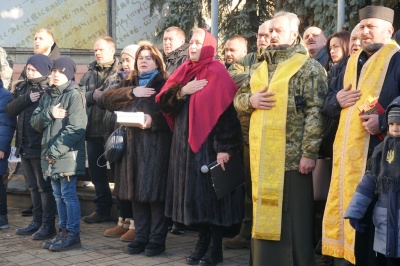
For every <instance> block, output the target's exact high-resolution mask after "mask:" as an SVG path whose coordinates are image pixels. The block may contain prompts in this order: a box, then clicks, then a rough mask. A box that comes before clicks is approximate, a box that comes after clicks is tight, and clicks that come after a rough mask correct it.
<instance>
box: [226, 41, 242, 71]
mask: <svg viewBox="0 0 400 266" xmlns="http://www.w3.org/2000/svg"><path fill="white" fill-rule="evenodd" d="M224 52H225V66H226V68H229V67H230V66H231V65H232V64H233V63H234V62H237V61H239V60H240V59H242V58H243V57H244V56H245V55H246V54H247V40H246V39H245V38H244V37H243V36H241V35H233V36H231V37H230V38H229V39H228V40H227V41H226V43H225V49H224Z"/></svg>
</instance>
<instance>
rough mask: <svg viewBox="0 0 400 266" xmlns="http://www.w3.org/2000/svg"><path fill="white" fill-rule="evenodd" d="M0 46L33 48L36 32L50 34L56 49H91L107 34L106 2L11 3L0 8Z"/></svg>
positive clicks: (54, 0) (21, 0)
mask: <svg viewBox="0 0 400 266" xmlns="http://www.w3.org/2000/svg"><path fill="white" fill-rule="evenodd" d="M0 17H1V23H0V46H2V47H17V48H20V47H21V48H33V37H34V35H35V32H36V31H37V30H38V29H40V28H46V29H49V30H51V31H52V32H53V35H54V38H55V41H56V43H57V45H58V46H59V47H60V48H70V49H93V44H94V42H95V40H96V39H97V37H99V36H101V35H106V34H107V0H80V1H70V0H46V1H43V0H13V1H2V3H1V6H0Z"/></svg>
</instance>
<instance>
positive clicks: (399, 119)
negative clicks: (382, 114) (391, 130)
mask: <svg viewBox="0 0 400 266" xmlns="http://www.w3.org/2000/svg"><path fill="white" fill-rule="evenodd" d="M394 122H396V123H399V124H400V107H397V106H396V107H392V108H390V110H389V114H388V124H391V123H394Z"/></svg>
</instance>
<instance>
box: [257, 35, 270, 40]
mask: <svg viewBox="0 0 400 266" xmlns="http://www.w3.org/2000/svg"><path fill="white" fill-rule="evenodd" d="M256 37H257V39H262V38H264V39H265V40H266V39H268V38H269V34H257V35H256Z"/></svg>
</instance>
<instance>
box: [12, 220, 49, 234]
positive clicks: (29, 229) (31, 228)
mask: <svg viewBox="0 0 400 266" xmlns="http://www.w3.org/2000/svg"><path fill="white" fill-rule="evenodd" d="M41 225H42V222H31V223H30V224H28V225H27V226H25V227H23V228H18V229H17V230H15V233H16V234H17V235H21V236H27V235H32V234H34V233H36V231H37V230H39V228H40V226H41Z"/></svg>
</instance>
